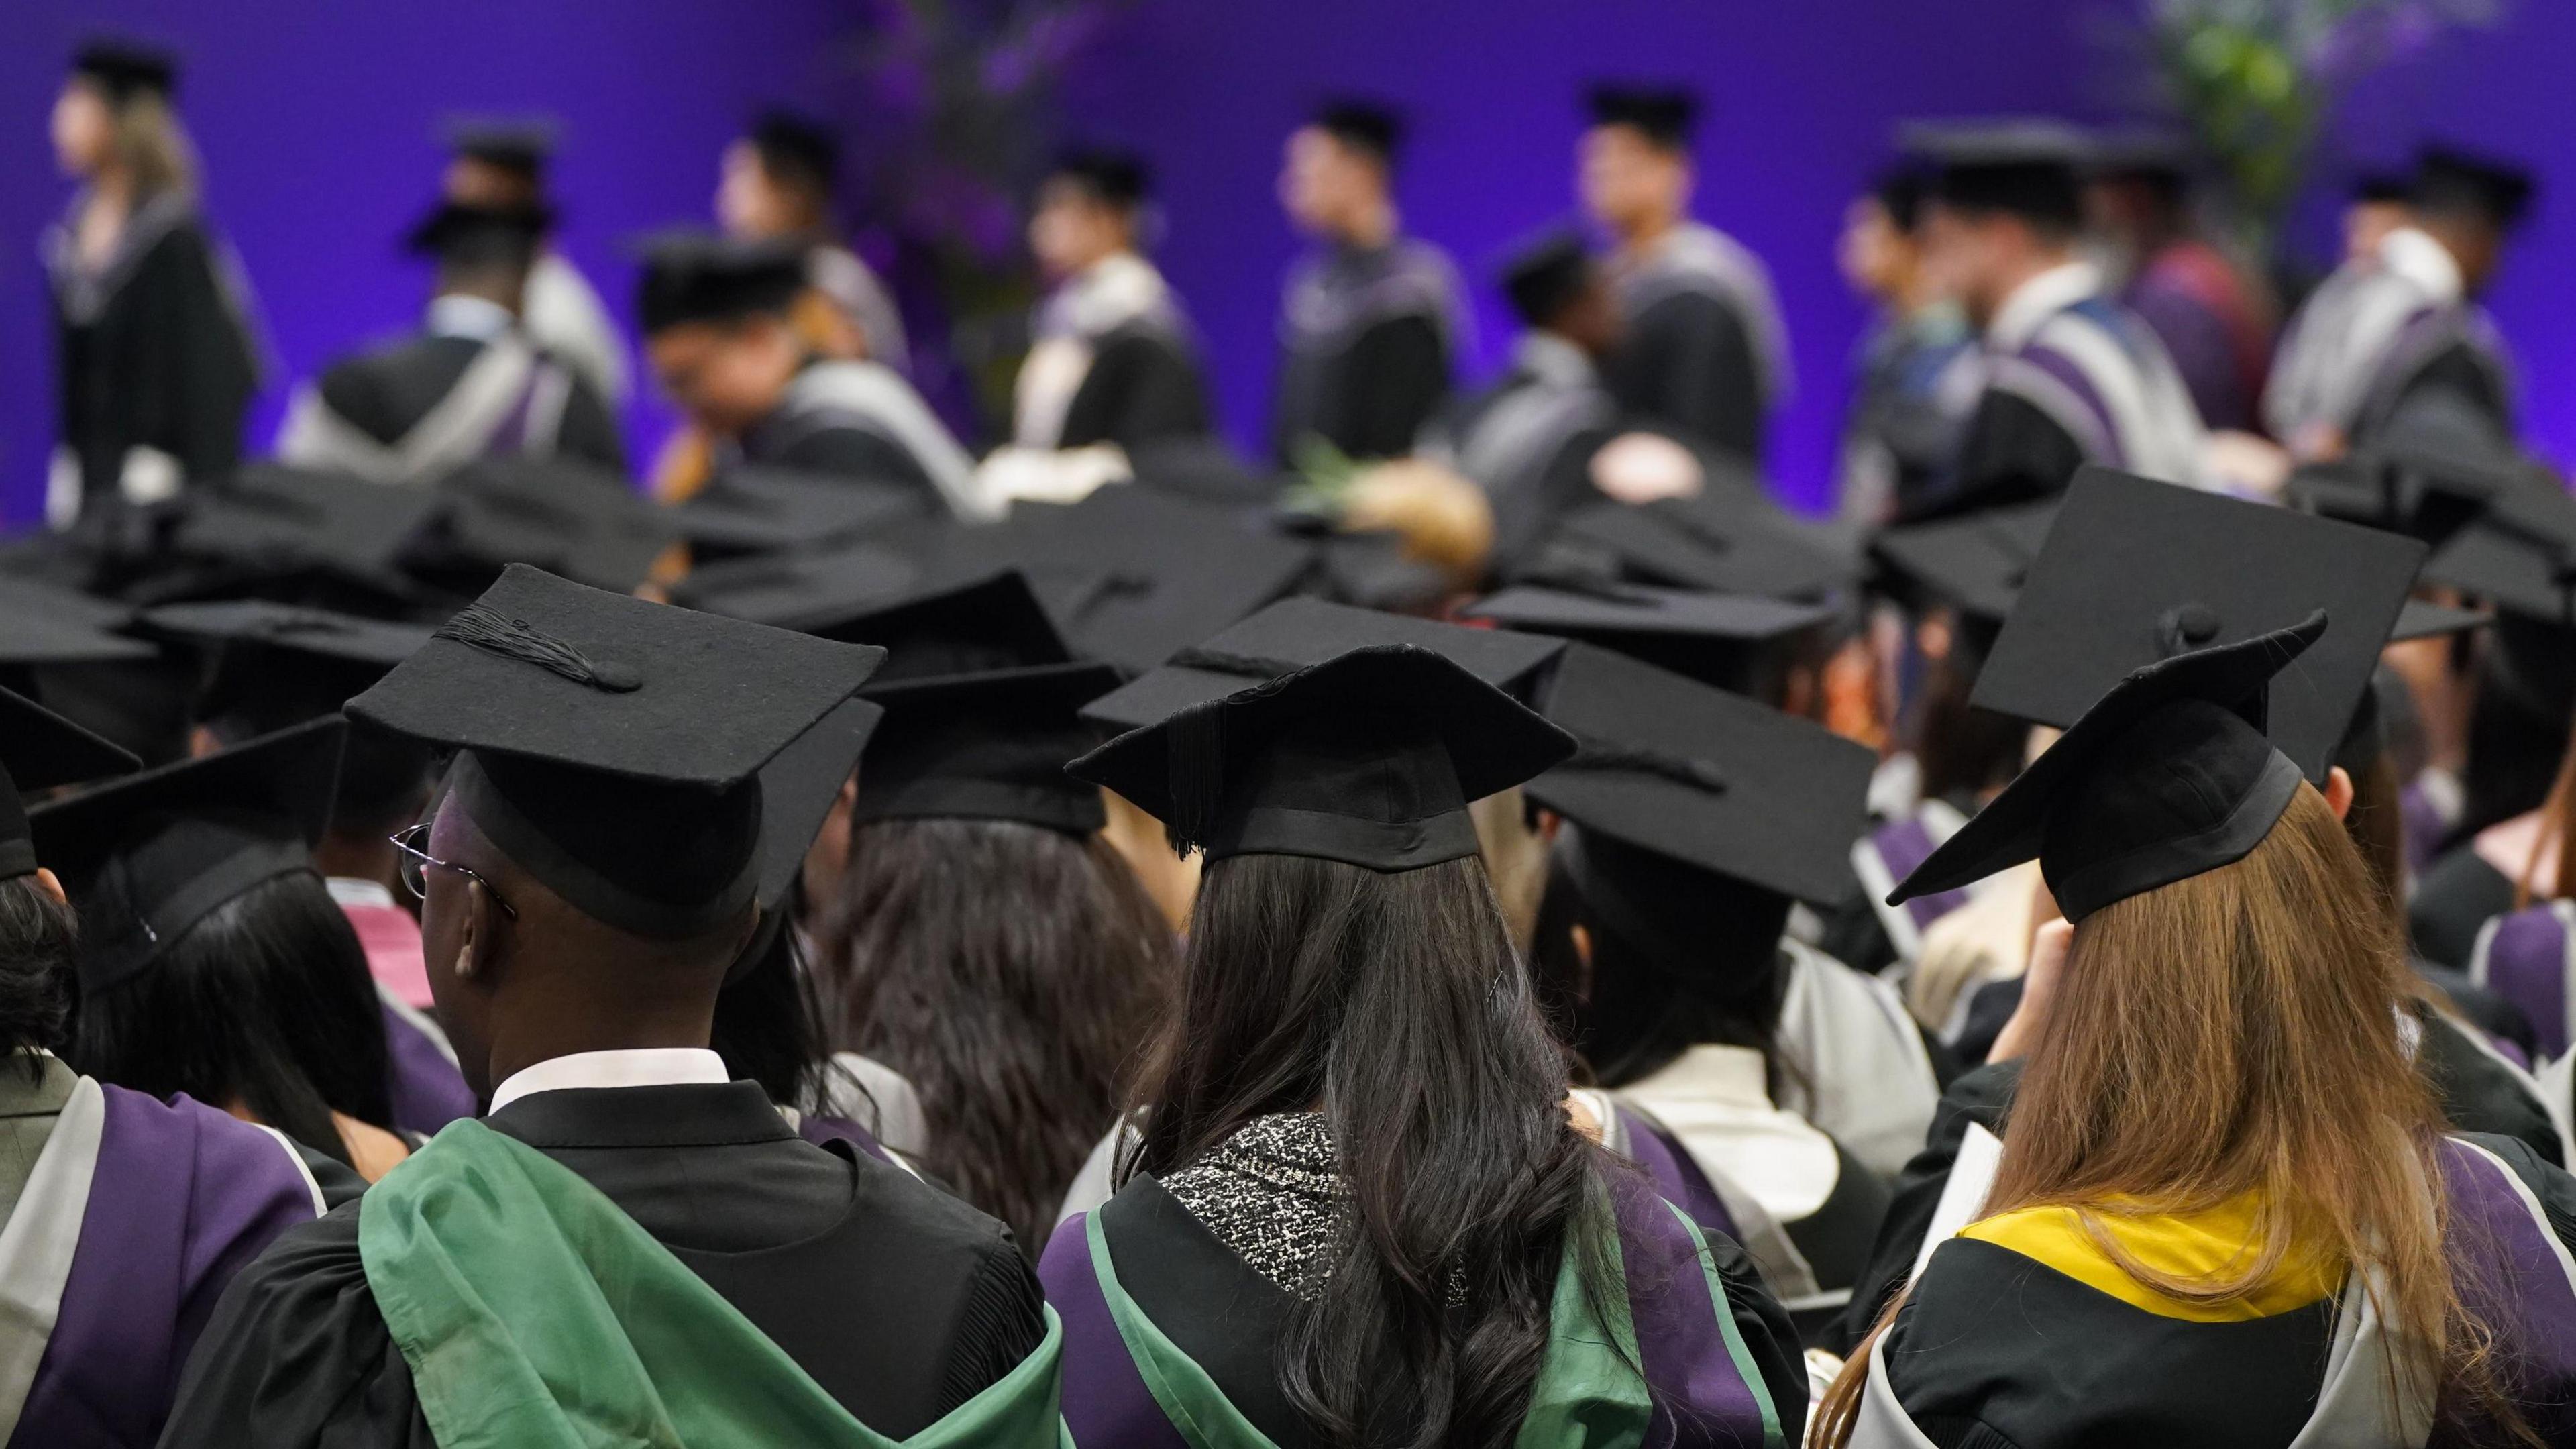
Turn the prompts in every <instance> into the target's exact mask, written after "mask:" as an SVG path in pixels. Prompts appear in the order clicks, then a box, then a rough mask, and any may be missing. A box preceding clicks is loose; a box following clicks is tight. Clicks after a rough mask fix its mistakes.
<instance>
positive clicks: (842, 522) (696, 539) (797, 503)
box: [669, 467, 929, 559]
mask: <svg viewBox="0 0 2576 1449" xmlns="http://www.w3.org/2000/svg"><path fill="white" fill-rule="evenodd" d="M928 510H929V505H928V503H927V502H926V501H925V500H924V498H923V496H922V493H921V491H920V490H919V489H917V488H913V487H910V486H908V485H905V484H900V483H881V482H870V481H869V480H866V479H862V478H848V477H841V476H836V475H832V474H824V473H807V472H801V471H798V470H795V469H789V468H761V467H732V468H727V469H725V470H724V471H723V472H721V473H718V474H717V475H716V476H715V477H714V478H712V479H710V480H708V482H707V485H706V486H705V487H704V488H701V489H699V490H698V491H697V492H696V493H695V494H693V495H691V496H690V498H689V499H688V501H687V502H684V503H682V504H680V505H679V506H677V507H675V508H672V509H671V510H669V517H670V521H671V522H672V524H673V525H674V526H676V527H677V528H678V529H679V531H680V536H681V537H682V538H684V539H686V540H688V542H689V546H690V549H691V551H692V553H694V554H696V555H697V556H699V557H702V558H716V559H721V558H724V557H727V556H732V555H740V554H757V553H776V552H780V551H782V550H790V549H797V550H802V549H811V548H817V547H829V546H830V545H832V544H835V543H839V542H843V541H846V540H848V539H849V538H851V537H852V536H853V535H856V534H863V533H869V532H872V531H877V530H882V529H884V528H885V527H886V526H887V525H889V524H891V523H893V522H895V521H896V520H899V519H904V518H911V517H915V516H918V515H920V514H922V513H925V512H927V511H928Z"/></svg>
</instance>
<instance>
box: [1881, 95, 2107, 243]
mask: <svg viewBox="0 0 2576 1449" xmlns="http://www.w3.org/2000/svg"><path fill="white" fill-rule="evenodd" d="M1897 144H1898V145H1899V146H1900V147H1902V148H1903V149H1904V151H1905V152H1906V153H1907V154H1908V155H1912V156H1918V157H1921V158H1923V159H1924V160H1926V161H1929V162H1931V163H1932V165H1933V167H1934V168H1935V172H1936V175H1935V179H1934V181H1933V194H1934V195H1936V196H1938V197H1939V198H1940V199H1941V201H1942V202H1943V203H1944V204H1945V205H1948V206H1952V207H1955V208H1957V209H1959V210H1961V211H1968V212H2004V213H2007V214H2010V215H2013V216H2019V217H2022V218H2025V219H2026V220H2029V221H2031V222H2034V223H2037V224H2039V225H2042V226H2047V227H2051V228H2055V229H2058V230H2064V231H2073V230H2074V229H2075V228H2077V227H2078V226H2081V225H2082V224H2083V221H2084V197H2083V187H2082V183H2081V181H2080V179H2079V168H2080V166H2081V165H2082V163H2083V162H2084V160H2085V158H2086V156H2087V154H2088V152H2089V149H2090V148H2089V147H2088V145H2087V143H2086V141H2085V138H2084V135H2083V133H2082V132H2080V131H2077V130H2076V129H2075V128H2073V127H2072V126H2068V125H2065V124H2062V123H2060V122H2056V121H2046V120H2004V121H1978V122H1961V123H1918V124H1914V125H1909V126H1906V127H1903V128H1902V129H1900V130H1899V132H1898V133H1897Z"/></svg>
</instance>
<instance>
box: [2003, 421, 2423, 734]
mask: <svg viewBox="0 0 2576 1449" xmlns="http://www.w3.org/2000/svg"><path fill="white" fill-rule="evenodd" d="M2423 559H2424V545H2423V544H2421V543H2419V542H2417V541H2416V540H2414V539H2411V538H2404V537H2400V536H2399V535H2396V534H2392V533H2382V532H2380V531H2378V530H2376V529H2369V528H2361V527H2358V526H2355V525H2353V524H2348V523H2337V522H2335V521H2333V520H2331V519H2325V518H2316V517H2311V516H2309V515H2306V514H2300V513H2293V512H2290V511H2289V510H2287V509H2282V508H2273V507H2268V506H2266V505H2263V504H2257V503H2246V502H2242V501H2240V500H2237V499H2233V498H2226V497H2222V496H2220V495H2218V494H2214V493H2202V492H2198V491H2196V490H2193V489H2189V488H2183V487H2179V486H2176V485H2174V484H2171V483H2158V482H2155V481H2152V480H2150V479H2146V478H2139V477H2135V476H2132V475H2130V474H2126V473H2117V472H2113V471H2112V470H2110V469H2108V468H2099V467H2087V468H2085V469H2084V470H2082V471H2081V472H2079V473H2077V474H2076V475H2075V481H2074V484H2073V485H2072V486H2071V487H2070V488H2069V489H2068V490H2067V494H2066V500H2065V505H2064V507H2063V508H2062V509H2061V510H2060V511H2059V513H2058V515H2057V522H2056V525H2055V526H2054V527H2053V528H2051V529H2050V530H2049V535H2048V546H2047V547H2046V548H2044V549H2042V550H2041V551H2040V555H2039V558H2038V559H2037V560H2036V561H2034V562H2033V563H2032V565H2031V568H2030V575H2029V578H2028V579H2027V580H2026V581H2025V582H2024V584H2023V586H2022V591H2021V597H2020V599H2019V600H2018V601H2016V602H2015V604H2014V606H2013V611H2012V615H2011V617H2010V618H2009V619H2007V620H2006V621H2005V623H2004V629H2003V634H2002V635H2001V637H1999V638H1998V639H1997V640H1996V641H1995V646H1994V650H1993V653H1992V654H1991V655H1989V656H1988V658H1987V659H1986V662H1985V667H1984V668H1983V669H1982V670H1980V671H1979V672H1978V675H1977V685H1976V689H1975V691H1974V692H1973V693H1972V694H1971V695H1970V696H1969V703H1971V704H1973V705H1976V706H1978V707H1980V708H1983V709H1990V710H1993V711H1995V712H1996V713H1998V714H2006V715H2012V716H2015V717H2018V718H2021V719H2028V720H2036V721H2038V722H2040V723H2042V724H2052V725H2060V726H2064V725H2071V724H2073V723H2074V721H2075V719H2076V718H2077V716H2079V715H2081V714H2083V713H2084V711H2085V710H2086V709H2087V708H2088V707H2090V706H2091V705H2092V703H2093V701H2094V700H2096V699H2098V698H2100V697H2101V695H2102V694H2103V693H2104V691H2106V690H2108V689H2109V688H2110V687H2111V686H2112V685H2113V684H2114V683H2115V682H2117V681H2118V680H2120V679H2121V678H2123V677H2125V676H2126V675H2128V674H2129V673H2131V672H2132V671H2134V670H2137V669H2139V668H2141V667H2143V666H2145V665H2148V664H2152V663H2154V662H2155V661H2157V660H2158V659H2162V658H2165V657H2168V656H2171V655H2175V654H2180V653H2184V652H2187V651H2190V650H2195V649H2205V648H2208V647H2210V646H2213V645H2218V644H2229V643H2234V642H2236V641H2238V640H2241V639H2246V638H2251V637H2255V636H2258V635H2267V634H2269V633H2270V632H2271V631H2274V630H2277V629H2280V628H2282V627H2283V626H2285V625H2287V624H2290V623H2294V622H2296V621H2298V620H2300V619H2303V618H2305V617H2307V615H2308V614H2310V613H2311V612H2314V611H2316V610H2317V609H2319V608H2323V609H2324V610H2325V611H2326V613H2327V614H2328V615H2330V616H2331V617H2332V618H2333V619H2334V620H2335V627H2334V630H2333V632H2332V633H2331V634H2329V635H2328V636H2327V637H2326V638H2325V639H2324V641H2323V642H2322V643H2319V644H2318V646H2317V648H2316V649H2314V650H2313V651H2309V652H2308V653H2307V656H2306V658H2305V660H2304V661H2303V662H2302V664H2301V665H2300V667H2299V669H2298V670H2297V671H2296V672H2295V673H2294V674H2293V675H2291V676H2289V677H2287V678H2285V679H2283V680H2281V681H2280V682H2279V684H2278V685H2277V686H2276V687H2275V688H2274V689H2273V690H2272V695H2271V711H2270V720H2271V729H2272V737H2273V738H2274V740H2276V741H2277V742H2278V743H2279V744H2280V746H2281V749H2282V752H2283V753H2284V754H2287V755H2288V756H2289V757H2290V758H2291V759H2292V760H2295V761H2297V762H2298V764H2299V768H2300V769H2302V770H2304V771H2306V772H2307V774H2308V777H2309V778H2310V779H2318V780H2321V779H2323V778H2325V771H2326V765H2327V757H2328V756H2329V755H2330V754H2331V753H2332V752H2333V750H2334V745H2335V741H2336V740H2338V739H2340V738H2342V736H2343V731H2344V725H2345V722H2346V721H2348V720H2350V719H2351V718H2352V710H2353V703H2354V701H2355V700H2357V699H2358V698H2360V695H2361V691H2362V690H2363V689H2364V688H2366V687H2367V686H2368V684H2369V682H2370V671H2371V667H2372V666H2373V665H2375V664H2376V663H2377V662H2378V660H2379V650H2380V646H2381V645H2382V644H2383V643H2385V642H2386V641H2387V638H2388V631H2389V629H2390V628H2391V627H2392V626H2393V625H2395V623H2396V622H2397V614H2398V610H2399V609H2400V608H2401V607H2402V606H2403V605H2404V604H2405V601H2406V595H2407V592H2408V590H2409V589H2410V588H2412V587H2413V585H2414V581H2415V570H2416V568H2417V566H2418V565H2419V564H2421V563H2422V562H2423ZM2303 647H2304V646H2303Z"/></svg>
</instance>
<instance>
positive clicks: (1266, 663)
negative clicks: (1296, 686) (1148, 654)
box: [1171, 644, 1306, 679]
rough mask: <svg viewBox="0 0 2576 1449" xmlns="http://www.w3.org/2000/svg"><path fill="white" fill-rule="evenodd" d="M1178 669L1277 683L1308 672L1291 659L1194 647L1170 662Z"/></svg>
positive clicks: (1200, 646) (1200, 645) (1204, 646)
mask: <svg viewBox="0 0 2576 1449" xmlns="http://www.w3.org/2000/svg"><path fill="white" fill-rule="evenodd" d="M1171 665H1172V667H1173V668H1175V669H1212V670H1214V671H1216V672H1217V673H1219V674H1249V675H1252V676H1253V677H1255V678H1257V679H1277V678H1279V677H1280V676H1281V675H1285V674H1294V673H1296V672H1297V671H1298V670H1300V669H1303V668H1305V667H1306V666H1305V665H1303V664H1299V663H1297V662H1296V661H1295V660H1292V659H1272V658H1268V657H1266V656H1263V655H1259V654H1231V653H1228V652H1226V651H1225V650H1223V649H1210V648H1209V647H1207V646H1206V645H1204V644H1193V645H1191V646H1190V647H1189V648H1187V649H1184V650H1182V651H1181V652H1180V653H1178V654H1175V655H1173V656H1172V658H1171Z"/></svg>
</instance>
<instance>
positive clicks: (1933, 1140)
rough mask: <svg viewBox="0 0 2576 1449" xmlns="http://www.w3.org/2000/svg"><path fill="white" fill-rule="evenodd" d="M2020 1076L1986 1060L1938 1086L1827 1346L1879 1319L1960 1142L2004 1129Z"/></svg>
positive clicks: (1856, 1336)
mask: <svg viewBox="0 0 2576 1449" xmlns="http://www.w3.org/2000/svg"><path fill="white" fill-rule="evenodd" d="M2020 1081H2021V1063H2020V1062H2018V1061H2009V1062H1992V1063H1989V1064H1987V1065H1985V1066H1981V1067H1977V1068H1974V1069H1972V1070H1970V1071H1967V1072H1963V1073H1961V1074H1960V1075H1959V1078H1958V1079H1957V1080H1956V1081H1953V1082H1952V1083H1950V1085H1949V1086H1948V1087H1947V1088H1945V1089H1944V1090H1943V1091H1942V1093H1941V1100H1940V1102H1939V1104H1938V1105H1936V1106H1935V1107H1934V1108H1933V1110H1932V1126H1931V1128H1930V1129H1929V1130H1928V1131H1927V1132H1926V1133H1925V1134H1924V1142H1923V1150H1922V1151H1920V1152H1918V1153H1916V1154H1914V1157H1913V1159H1912V1160H1910V1161H1908V1162H1907V1163H1906V1164H1905V1170H1904V1171H1902V1172H1899V1173H1898V1174H1897V1175H1896V1182H1895V1185H1894V1187H1893V1189H1892V1192H1891V1196H1890V1198H1889V1201H1888V1206H1887V1213H1886V1215H1885V1216H1884V1217H1882V1218H1881V1219H1880V1220H1879V1225H1878V1239H1877V1242H1876V1244H1875V1246H1873V1247H1872V1248H1871V1250H1870V1254H1869V1262H1868V1266H1867V1267H1865V1268H1864V1269H1862V1271H1861V1273H1860V1275H1859V1276H1858V1277H1857V1278H1855V1279H1854V1280H1853V1286H1852V1300H1851V1305H1850V1306H1849V1307H1848V1308H1846V1309H1844V1310H1843V1317H1842V1321H1841V1322H1840V1323H1838V1324H1837V1325H1835V1327H1834V1329H1833V1330H1832V1332H1831V1333H1829V1334H1828V1335H1827V1337H1826V1340H1825V1346H1826V1347H1827V1348H1830V1349H1832V1350H1833V1351H1834V1352H1835V1353H1837V1354H1840V1355H1843V1356H1844V1357H1849V1356H1850V1354H1851V1351H1852V1349H1853V1347H1854V1346H1855V1345H1857V1344H1858V1343H1859V1342H1860V1340H1861V1336H1862V1335H1864V1334H1866V1333H1868V1332H1869V1326H1870V1325H1871V1324H1872V1323H1874V1322H1876V1321H1877V1319H1878V1314H1879V1310H1881V1309H1883V1308H1885V1307H1886V1306H1887V1303H1888V1300H1889V1299H1891V1298H1893V1297H1895V1296H1896V1291H1897V1290H1898V1289H1900V1288H1902V1287H1904V1286H1905V1280H1906V1278H1907V1277H1908V1276H1909V1275H1911V1274H1912V1273H1913V1271H1914V1255H1915V1254H1916V1253H1918V1252H1920V1251H1922V1248H1923V1238H1924V1235H1925V1234H1926V1233H1929V1232H1930V1231H1931V1229H1932V1215H1933V1212H1934V1211H1935V1210H1936V1209H1938V1208H1939V1207H1940V1205H1941V1193H1942V1190H1943V1189H1945V1188H1947V1187H1948V1186H1949V1185H1950V1169H1951V1167H1952V1166H1953V1165H1954V1164H1956V1163H1957V1162H1958V1160H1959V1144H1960V1143H1961V1142H1963V1141H1965V1140H1966V1139H1967V1135H1968V1128H1969V1127H1970V1126H1972V1125H1973V1126H1978V1127H1983V1128H1984V1129H1986V1130H1987V1131H1988V1132H1992V1133H1994V1134H1996V1135H1997V1136H2001V1135H2002V1134H2003V1121H2004V1113H2005V1112H2006V1111H2007V1110H2008V1109H2009V1108H2010V1107H2011V1106H2012V1094H2013V1089H2014V1087H2015V1086H2017V1085H2019V1083H2020Z"/></svg>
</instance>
